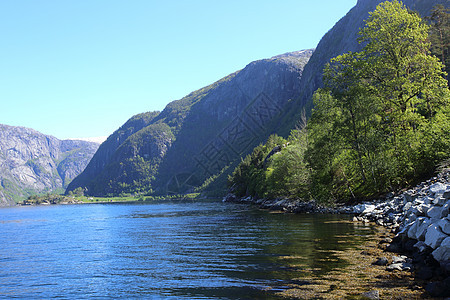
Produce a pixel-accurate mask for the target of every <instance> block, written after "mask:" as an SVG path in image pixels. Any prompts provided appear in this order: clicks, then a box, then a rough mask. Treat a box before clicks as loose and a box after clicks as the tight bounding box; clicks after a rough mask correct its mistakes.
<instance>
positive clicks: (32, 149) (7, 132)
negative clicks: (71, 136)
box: [0, 124, 98, 206]
mask: <svg viewBox="0 0 450 300" xmlns="http://www.w3.org/2000/svg"><path fill="white" fill-rule="evenodd" d="M97 148H98V144H96V143H91V142H85V141H77V140H58V139H57V138H55V137H52V136H48V135H44V134H42V133H40V132H37V131H35V130H33V129H29V128H24V127H13V126H8V125H1V124H0V206H1V205H5V204H12V203H14V201H17V200H20V199H23V198H25V197H27V196H29V195H32V194H36V193H42V192H47V191H48V192H50V191H58V190H59V191H61V190H62V189H64V188H66V187H67V185H68V184H69V182H70V181H71V180H72V179H73V178H75V176H77V175H78V174H80V173H81V172H82V171H83V169H84V168H85V167H86V165H87V163H88V162H89V160H90V159H91V157H92V156H93V155H94V153H95V151H96V150H97Z"/></svg>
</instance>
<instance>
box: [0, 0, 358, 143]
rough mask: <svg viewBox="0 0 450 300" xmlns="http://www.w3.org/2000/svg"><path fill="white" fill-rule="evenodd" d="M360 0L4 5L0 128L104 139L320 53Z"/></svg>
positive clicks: (84, 0) (77, 0)
mask: <svg viewBox="0 0 450 300" xmlns="http://www.w3.org/2000/svg"><path fill="white" fill-rule="evenodd" d="M356 2H357V0H339V1H336V0H315V1H310V0H296V1H290V0H279V1H266V0H259V1H253V0H252V1H250V0H247V1H246V0H240V1H238V0H228V1H214V0H209V1H207V0H189V1H181V0H178V1H175V0H166V1H153V0H121V1H116V0H71V1H69V0H39V1H34V0H13V1H1V2H0V36H1V47H0V101H1V106H0V123H2V124H7V125H13V126H25V127H31V128H33V129H36V130H38V131H40V132H42V133H45V134H50V135H54V136H56V137H57V138H60V139H65V138H77V137H96V136H107V135H109V134H111V133H112V132H113V131H114V130H116V129H117V128H118V127H120V126H121V125H122V124H123V123H124V122H125V121H126V120H127V119H129V118H130V117H131V116H133V115H135V114H138V113H141V112H146V111H153V110H162V109H163V108H164V107H165V105H166V104H167V103H169V102H170V101H173V100H177V99H180V98H182V97H183V96H185V95H187V94H188V93H190V92H191V91H194V90H196V89H199V88H202V87H204V86H206V85H208V84H210V83H213V82H214V81H216V80H218V79H220V78H222V77H224V76H226V75H228V74H230V73H232V72H234V71H237V70H239V69H242V68H244V67H245V66H246V65H247V64H248V63H250V62H251V61H254V60H258V59H263V58H269V57H272V56H275V55H278V54H282V53H285V52H290V51H297V50H302V49H309V48H314V47H315V46H316V45H317V43H318V42H319V40H320V38H321V37H322V36H323V35H324V34H325V33H326V32H327V31H328V30H329V29H330V28H331V27H332V26H333V25H334V24H335V23H336V22H337V21H338V20H339V19H340V18H341V17H343V16H344V15H345V14H346V13H347V12H348V11H349V10H350V9H351V8H352V7H353V6H354V5H355V4H356Z"/></svg>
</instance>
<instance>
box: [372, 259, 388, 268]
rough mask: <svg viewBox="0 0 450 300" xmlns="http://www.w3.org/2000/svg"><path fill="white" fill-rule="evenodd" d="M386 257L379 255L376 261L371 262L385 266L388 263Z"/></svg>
mask: <svg viewBox="0 0 450 300" xmlns="http://www.w3.org/2000/svg"><path fill="white" fill-rule="evenodd" d="M388 263H389V262H388V259H387V258H386V257H379V258H378V259H377V260H376V261H374V262H373V263H372V265H375V266H386V265H387V264H388Z"/></svg>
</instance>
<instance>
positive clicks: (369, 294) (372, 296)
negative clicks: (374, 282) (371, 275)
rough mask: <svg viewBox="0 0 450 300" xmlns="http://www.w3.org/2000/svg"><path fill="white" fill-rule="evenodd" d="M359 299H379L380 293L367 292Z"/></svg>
mask: <svg viewBox="0 0 450 300" xmlns="http://www.w3.org/2000/svg"><path fill="white" fill-rule="evenodd" d="M361 297H363V298H365V299H380V292H379V291H376V290H374V291H369V292H365V293H362V294H361Z"/></svg>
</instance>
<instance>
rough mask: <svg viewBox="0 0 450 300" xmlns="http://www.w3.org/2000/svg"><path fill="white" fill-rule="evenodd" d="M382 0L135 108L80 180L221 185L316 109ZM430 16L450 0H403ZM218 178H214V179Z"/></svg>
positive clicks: (164, 190) (165, 187)
mask: <svg viewBox="0 0 450 300" xmlns="http://www.w3.org/2000/svg"><path fill="white" fill-rule="evenodd" d="M381 2H383V1H382V0H358V2H357V4H356V6H355V7H354V8H352V9H351V10H350V11H349V12H348V13H347V14H346V16H344V17H343V18H342V19H341V20H340V21H339V22H337V23H336V25H335V26H334V27H333V28H332V29H330V30H329V31H328V32H327V34H325V35H324V37H323V38H322V39H321V41H320V43H319V44H318V46H317V48H316V49H315V50H314V51H313V50H305V51H299V52H293V53H287V54H284V55H280V56H275V57H273V58H271V59H265V60H260V61H256V62H253V63H250V64H249V65H247V66H246V67H245V68H244V69H243V70H241V71H237V72H235V73H233V74H230V75H229V76H227V77H225V78H223V79H221V80H219V81H217V82H215V83H213V84H212V85H210V86H207V87H205V88H203V89H200V90H198V91H195V92H193V93H191V94H189V95H188V96H186V97H184V98H183V99H181V100H178V101H174V102H171V103H169V104H168V105H167V107H166V108H165V109H164V110H163V111H162V112H161V113H158V112H153V113H145V114H141V115H137V116H134V117H133V118H131V119H130V120H129V121H128V122H127V123H125V124H124V125H123V126H122V127H121V128H120V129H119V130H117V131H116V132H114V133H113V134H112V135H111V136H110V137H109V138H108V140H107V141H106V142H105V143H103V144H102V145H101V146H100V148H99V150H98V152H97V153H96V154H95V155H94V157H93V159H92V161H91V162H90V164H89V165H88V166H87V168H86V170H85V171H84V172H83V173H82V174H80V176H78V177H77V178H75V179H74V180H73V181H72V183H71V184H70V185H69V187H68V189H67V191H70V190H73V189H75V188H77V187H83V188H85V189H87V191H88V193H89V194H91V195H108V194H111V195H113V194H120V193H136V192H147V191H149V190H152V191H153V192H154V193H156V194H172V193H184V192H188V191H194V190H196V188H197V187H199V186H203V187H205V186H207V184H209V186H207V189H209V190H212V189H216V188H223V187H224V183H225V180H226V177H227V174H229V173H230V172H231V170H233V169H234V167H235V166H236V165H237V163H238V162H239V161H240V159H241V157H243V156H245V155H246V154H248V153H249V152H250V151H251V150H252V149H253V148H254V147H255V146H256V145H258V144H259V143H261V142H264V141H265V140H266V139H267V137H268V136H269V135H270V134H271V133H277V134H280V135H284V136H286V135H287V134H288V133H289V131H290V130H291V129H293V128H294V127H295V125H296V123H297V122H298V120H299V119H300V116H301V114H302V112H303V111H306V114H307V115H308V113H309V112H310V111H311V109H312V100H311V99H312V95H313V93H314V91H316V90H317V89H318V88H320V87H322V70H323V68H324V66H325V64H326V63H327V62H328V61H329V60H330V59H331V58H333V57H335V56H337V55H340V54H343V53H345V52H348V51H359V50H361V45H359V44H358V42H357V37H358V32H359V30H360V28H362V27H363V26H364V20H365V19H366V18H367V17H368V16H369V12H370V11H373V10H374V9H375V7H376V6H377V5H378V4H380V3H381ZM404 3H405V4H406V5H407V6H408V7H409V8H410V9H413V10H416V11H418V12H419V13H420V14H421V15H422V16H426V15H428V14H429V12H430V11H431V9H432V7H433V6H434V5H436V4H443V5H445V6H447V7H448V6H449V3H448V0H405V1H404ZM211 182H212V183H211Z"/></svg>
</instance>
